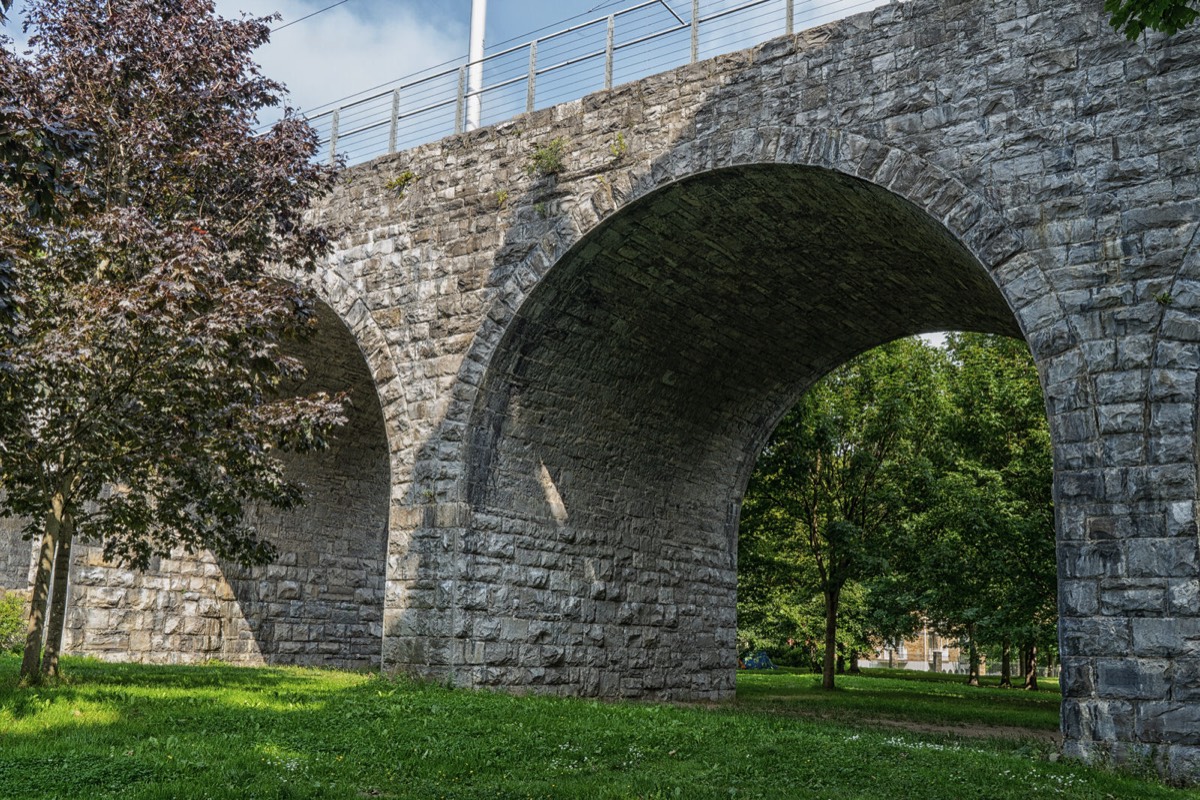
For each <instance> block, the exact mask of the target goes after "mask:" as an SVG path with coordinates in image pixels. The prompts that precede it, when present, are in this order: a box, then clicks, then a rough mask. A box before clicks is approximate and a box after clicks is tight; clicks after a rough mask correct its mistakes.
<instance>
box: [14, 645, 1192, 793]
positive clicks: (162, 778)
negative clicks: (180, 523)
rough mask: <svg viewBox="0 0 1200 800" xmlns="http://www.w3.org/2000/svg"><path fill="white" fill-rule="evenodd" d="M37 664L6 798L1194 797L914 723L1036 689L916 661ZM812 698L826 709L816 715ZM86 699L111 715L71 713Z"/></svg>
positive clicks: (22, 710) (1033, 748) (1052, 709)
mask: <svg viewBox="0 0 1200 800" xmlns="http://www.w3.org/2000/svg"><path fill="white" fill-rule="evenodd" d="M17 667H18V663H17V661H16V660H15V659H13V658H10V657H5V658H0V797H5V798H7V797H13V798H21V799H22V800H24V799H25V798H30V799H31V800H35V799H36V798H47V800H48V799H49V798H56V799H57V800H70V799H71V798H88V800H92V798H95V799H96V800H108V799H109V798H122V800H124V798H132V799H133V800H152V799H153V800H157V799H159V798H182V799H184V800H200V799H201V798H204V799H205V800H225V799H226V798H229V799H232V798H237V799H238V800H242V799H243V798H272V799H273V800H274V799H277V798H335V799H337V798H346V799H347V800H350V799H353V800H360V799H361V798H364V797H366V798H373V797H382V798H422V799H424V798H443V797H445V798H461V799H463V800H466V799H467V798H472V799H473V798H493V797H496V798H514V799H515V798H530V797H540V798H564V797H565V798H613V799H614V800H615V799H616V798H672V797H682V798H729V797H737V798H828V797H840V798H849V797H853V798H880V799H881V800H882V799H883V798H889V800H890V799H891V798H895V797H907V796H912V791H913V787H920V796H921V797H922V798H931V799H933V800H936V799H937V798H945V799H946V800H950V799H951V798H953V799H954V800H958V798H962V797H986V798H1014V800H1015V799H1016V798H1020V799H1021V800H1027V799H1028V798H1040V797H1046V798H1050V797H1054V798H1059V797H1070V798H1096V799H1097V800H1104V798H1106V797H1108V796H1111V797H1113V798H1131V797H1138V798H1180V797H1189V796H1194V795H1188V794H1186V793H1183V792H1181V791H1179V790H1173V789H1169V788H1166V787H1163V786H1161V785H1160V784H1158V783H1156V782H1153V781H1146V780H1138V779H1135V778H1132V777H1129V776H1123V775H1116V774H1112V773H1109V772H1105V771H1102V770H1096V769H1089V768H1087V767H1084V766H1083V765H1080V764H1075V763H1064V762H1054V761H1051V760H1050V758H1049V757H1050V756H1051V755H1053V754H1054V750H1053V747H1052V746H1051V745H1047V744H1046V743H1045V742H1042V743H1033V744H1031V743H1029V742H1024V741H1014V740H1011V739H1004V738H978V737H976V738H965V737H960V736H956V735H953V734H948V733H944V732H939V733H930V732H923V731H921V730H916V729H905V728H904V727H896V726H897V725H901V726H903V725H907V724H910V723H912V722H913V721H914V720H928V719H932V720H939V721H942V722H947V721H948V722H950V723H952V724H958V722H957V721H956V720H959V719H961V718H964V717H972V716H978V715H979V714H992V713H993V711H994V710H992V709H990V707H991V706H996V707H997V708H999V709H1000V711H1001V712H1003V714H1010V713H1012V711H1011V709H1009V708H1007V707H1006V703H1005V702H1004V701H1005V697H1010V696H1011V697H1013V698H1014V700H1013V701H1012V702H1017V701H1016V697H1017V695H1023V694H1025V693H1021V692H1019V690H1013V691H1008V692H1000V691H999V690H994V689H986V690H982V693H980V694H976V693H975V692H974V690H972V691H965V692H964V691H963V690H962V688H961V687H959V686H956V685H955V684H953V683H950V682H947V683H945V689H944V692H943V691H942V690H940V689H938V688H937V686H936V682H934V688H932V689H931V688H930V686H929V685H928V684H929V682H921V681H913V680H909V679H908V678H907V676H905V675H873V676H863V677H854V678H852V679H848V680H846V681H844V682H843V685H844V687H845V688H844V689H843V690H842V691H838V692H834V693H822V692H820V690H819V689H817V688H814V683H813V678H814V676H810V675H803V674H799V673H786V672H780V673H771V674H742V675H739V676H738V677H739V697H738V699H737V700H736V701H732V702H730V703H726V704H720V705H717V706H704V707H693V706H674V705H664V704H651V703H617V702H599V701H595V700H575V699H563V698H549V697H513V696H510V695H506V694H499V693H493V692H475V691H464V690H451V689H448V688H446V687H443V686H437V685H427V684H420V683H416V682H412V681H408V680H390V679H384V678H379V677H374V676H370V675H363V674H355V673H346V672H333V671H321V670H300V669H238V668H234V667H228V666H222V665H212V666H204V667H137V666H129V665H124V666H121V665H113V666H108V665H101V664H96V663H85V664H79V663H76V662H74V661H68V662H67V669H68V673H69V674H70V676H71V678H70V681H69V682H68V683H67V684H65V685H63V686H58V687H45V688H40V689H37V690H21V689H17V688H16V687H15V680H10V678H11V677H12V676H15V673H16V670H17ZM914 690H915V691H914ZM906 691H907V692H909V694H907V695H906ZM993 694H998V695H1001V696H1000V697H998V698H993ZM1038 694H1039V695H1041V694H1044V695H1045V700H1046V701H1047V705H1046V707H1045V708H1041V707H1038V706H1035V711H1036V712H1037V713H1038V714H1043V715H1048V717H1047V718H1048V719H1050V721H1051V722H1050V724H1056V720H1057V716H1056V714H1057V711H1056V709H1057V699H1056V698H1055V696H1054V694H1053V692H1046V693H1038ZM956 695H961V696H956ZM1020 702H1025V703H1027V702H1029V700H1028V696H1026V697H1025V699H1024V700H1021V701H1020ZM805 704H808V705H816V704H819V705H820V706H821V707H822V708H824V709H825V710H826V713H824V714H823V715H822V717H821V718H817V717H814V716H812V715H809V714H805V713H797V709H798V707H800V706H803V705H805ZM75 708H79V709H81V710H83V709H86V710H85V711H84V713H85V714H93V715H95V720H96V722H95V723H94V724H87V725H78V726H74V727H72V726H71V725H68V724H64V721H65V719H64V717H63V715H64V714H66V715H69V716H70V717H71V719H77V718H76V717H74V716H73V715H71V710H72V709H75ZM955 708H958V711H957V712H956V713H950V711H948V710H947V709H950V710H953V709H955ZM897 709H898V710H897ZM920 709H924V710H923V711H922V710H920ZM995 713H1000V712H995ZM881 721H885V722H887V723H888V725H882V724H880V723H881ZM994 724H995V725H996V726H997V727H1001V726H1002V725H1003V723H1000V722H996V723H994Z"/></svg>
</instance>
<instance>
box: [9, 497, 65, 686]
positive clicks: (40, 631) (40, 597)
mask: <svg viewBox="0 0 1200 800" xmlns="http://www.w3.org/2000/svg"><path fill="white" fill-rule="evenodd" d="M52 506H53V507H52V508H51V509H50V510H49V511H48V512H46V531H45V532H44V533H43V534H42V546H41V549H40V551H39V553H38V565H37V575H36V577H34V579H33V597H32V598H30V601H29V624H28V626H27V627H26V629H25V654H24V656H23V657H22V659H21V678H20V680H21V682H22V683H36V682H37V681H38V679H39V678H40V676H41V672H40V670H41V665H42V638H43V637H44V636H45V628H46V600H48V599H49V595H50V575H51V573H52V572H53V570H54V552H55V547H56V545H57V544H58V532H59V529H60V528H61V527H62V509H63V496H62V495H61V494H60V495H55V496H54V500H53V501H52Z"/></svg>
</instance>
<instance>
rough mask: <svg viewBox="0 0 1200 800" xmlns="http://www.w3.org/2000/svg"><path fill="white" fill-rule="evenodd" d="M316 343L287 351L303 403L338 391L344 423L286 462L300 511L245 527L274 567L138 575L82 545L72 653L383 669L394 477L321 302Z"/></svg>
mask: <svg viewBox="0 0 1200 800" xmlns="http://www.w3.org/2000/svg"><path fill="white" fill-rule="evenodd" d="M318 317H319V324H318V327H317V333H316V335H315V336H314V337H313V338H312V339H311V340H306V341H304V342H301V343H297V344H296V345H295V347H297V348H298V352H299V354H300V355H301V357H302V360H303V361H304V363H305V366H306V368H307V370H308V376H307V378H306V380H305V381H304V383H303V384H302V385H300V386H298V387H296V388H295V391H296V393H298V394H310V393H314V392H319V391H325V392H329V393H331V394H332V393H336V392H341V391H345V392H347V393H348V394H349V397H350V401H351V404H350V407H349V409H348V412H347V418H348V422H347V424H346V425H345V426H343V427H342V428H341V429H339V431H338V432H337V433H336V434H335V435H334V437H333V438H332V440H331V443H330V447H329V449H327V450H325V451H322V452H318V453H308V454H303V455H293V454H285V456H284V458H285V463H286V471H287V476H288V478H289V479H290V480H298V481H299V482H300V483H301V484H303V486H304V500H305V502H304V505H303V506H301V507H300V508H298V509H296V510H293V511H288V512H281V511H278V510H274V509H270V508H257V509H253V510H252V511H251V512H250V519H251V520H252V522H253V524H254V525H255V526H256V528H257V530H258V532H259V535H260V536H261V537H263V538H265V539H266V540H268V541H270V542H271V543H273V544H274V545H275V546H276V548H277V549H278V551H279V557H278V559H277V560H276V561H275V562H274V563H271V564H268V565H266V566H261V567H253V568H246V567H241V566H239V565H236V564H224V563H219V562H218V561H216V560H215V559H214V558H213V557H212V556H211V555H210V554H208V553H203V554H198V555H194V556H188V555H186V554H184V553H182V552H180V553H174V554H173V555H172V557H171V558H164V559H160V560H157V561H156V563H154V564H153V565H152V568H151V569H149V570H147V571H145V572H133V571H130V570H124V569H121V568H118V567H116V566H114V565H111V564H107V563H105V562H104V560H103V557H102V554H101V551H100V548H99V547H90V546H88V547H83V548H80V549H79V550H80V551H79V552H78V553H77V555H76V559H77V560H76V564H75V568H74V569H73V572H72V602H71V607H70V611H69V615H68V620H67V626H66V648H67V650H68V651H69V652H76V653H84V654H88V655H96V656H100V657H103V658H109V659H113V660H121V661H125V660H133V661H147V662H173V663H174V662H194V661H205V660H208V659H221V660H225V661H229V662H232V663H240V664H259V663H268V664H306V665H320V666H336V667H350V668H361V667H369V666H377V665H378V664H379V660H380V653H381V650H382V645H381V640H382V619H383V595H384V573H385V570H384V561H385V555H384V554H385V550H386V545H387V543H386V536H387V514H388V498H389V496H390V491H391V473H390V468H389V465H388V444H387V439H386V434H385V432H384V422H383V414H382V411H381V409H380V403H379V399H378V396H377V393H376V389H375V384H374V381H373V380H372V378H371V374H370V371H369V369H368V367H367V365H366V363H365V361H364V359H363V356H362V354H361V353H360V351H359V348H358V345H357V344H356V342H355V339H354V337H353V336H352V335H351V333H350V331H349V330H348V329H347V328H346V326H345V325H344V324H343V323H342V321H341V320H340V319H339V318H338V316H337V314H335V313H334V311H333V310H332V309H331V308H329V307H328V306H326V305H324V304H321V303H318Z"/></svg>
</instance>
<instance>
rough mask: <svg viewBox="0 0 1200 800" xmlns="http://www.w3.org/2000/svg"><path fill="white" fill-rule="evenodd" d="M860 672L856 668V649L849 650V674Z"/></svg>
mask: <svg viewBox="0 0 1200 800" xmlns="http://www.w3.org/2000/svg"><path fill="white" fill-rule="evenodd" d="M861 672H862V670H861V669H859V668H858V651H857V650H851V651H850V674H851V675H858V674H859V673H861Z"/></svg>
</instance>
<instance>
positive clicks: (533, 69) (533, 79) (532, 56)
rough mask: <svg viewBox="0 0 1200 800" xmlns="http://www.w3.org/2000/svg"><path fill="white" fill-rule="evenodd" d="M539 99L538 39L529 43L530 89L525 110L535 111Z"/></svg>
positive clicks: (527, 93) (526, 94) (526, 97)
mask: <svg viewBox="0 0 1200 800" xmlns="http://www.w3.org/2000/svg"><path fill="white" fill-rule="evenodd" d="M536 97H537V39H534V40H533V41H532V42H530V43H529V88H528V89H527V90H526V91H525V110H526V111H533V104H534V102H535V98H536Z"/></svg>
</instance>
